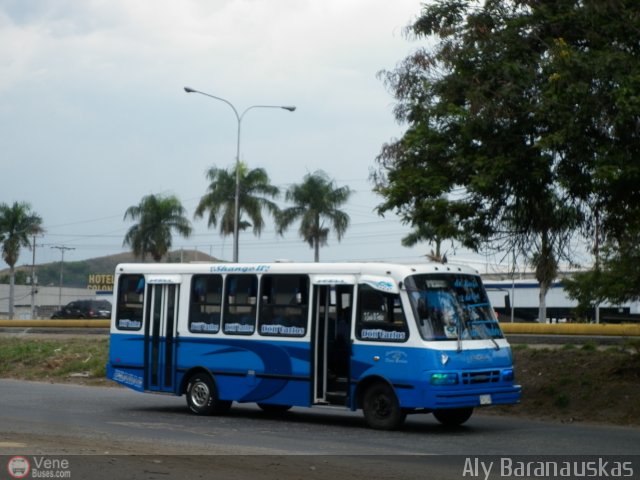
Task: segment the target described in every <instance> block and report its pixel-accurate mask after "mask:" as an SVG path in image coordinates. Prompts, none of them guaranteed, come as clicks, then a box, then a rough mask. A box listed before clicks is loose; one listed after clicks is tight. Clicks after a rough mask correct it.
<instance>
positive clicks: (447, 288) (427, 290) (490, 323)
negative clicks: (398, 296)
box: [405, 273, 503, 340]
mask: <svg viewBox="0 0 640 480" xmlns="http://www.w3.org/2000/svg"><path fill="white" fill-rule="evenodd" d="M405 285H406V288H407V292H408V293H409V299H410V301H411V307H412V309H413V312H414V315H415V318H416V321H417V322H418V329H419V330H420V334H421V335H422V338H423V339H424V340H478V339H492V340H493V339H496V338H503V337H502V331H501V330H500V327H499V325H498V321H497V319H496V316H495V313H494V311H493V308H491V304H490V303H489V299H488V297H487V294H486V292H485V290H484V288H483V287H482V283H481V281H480V279H479V278H478V277H475V276H471V275H459V274H448V273H447V274H427V275H412V276H410V277H407V279H406V280H405Z"/></svg>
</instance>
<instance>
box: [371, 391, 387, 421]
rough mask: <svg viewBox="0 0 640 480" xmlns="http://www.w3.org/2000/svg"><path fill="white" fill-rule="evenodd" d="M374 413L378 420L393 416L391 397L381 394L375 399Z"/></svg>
mask: <svg viewBox="0 0 640 480" xmlns="http://www.w3.org/2000/svg"><path fill="white" fill-rule="evenodd" d="M373 412H374V414H375V416H376V417H378V418H387V417H388V416H389V415H390V414H391V402H390V400H389V397H387V396H386V395H384V394H379V395H377V396H376V397H375V398H374V399H373Z"/></svg>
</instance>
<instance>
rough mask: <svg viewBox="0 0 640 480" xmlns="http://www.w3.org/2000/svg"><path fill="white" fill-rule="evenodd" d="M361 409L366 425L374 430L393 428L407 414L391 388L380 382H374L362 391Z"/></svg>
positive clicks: (398, 425)
mask: <svg viewBox="0 0 640 480" xmlns="http://www.w3.org/2000/svg"><path fill="white" fill-rule="evenodd" d="M362 410H363V412H364V418H365V420H366V421H367V425H369V426H370V427H371V428H374V429H376V430H395V429H397V428H399V427H400V426H401V425H402V423H403V422H404V419H405V418H406V416H407V414H406V413H405V412H403V411H402V409H401V408H400V403H399V402H398V397H396V394H395V393H394V391H393V388H391V386H390V385H388V384H386V383H382V382H378V383H374V384H373V385H371V386H369V387H368V388H367V390H366V391H365V392H364V397H363V400H362Z"/></svg>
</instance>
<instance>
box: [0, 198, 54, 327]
mask: <svg viewBox="0 0 640 480" xmlns="http://www.w3.org/2000/svg"><path fill="white" fill-rule="evenodd" d="M43 231H44V230H43V229H42V218H40V216H39V215H37V214H36V213H34V212H32V211H31V205H29V204H28V203H26V202H20V203H18V202H14V203H13V205H11V206H9V205H7V204H5V203H3V204H1V205H0V241H1V242H2V258H3V260H4V261H5V262H6V264H7V265H9V318H13V310H14V294H15V283H16V271H15V265H16V262H17V261H18V257H19V256H20V249H21V248H22V247H31V243H30V241H29V237H31V236H33V235H37V234H39V233H42V232H43Z"/></svg>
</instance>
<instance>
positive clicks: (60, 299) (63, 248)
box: [51, 245, 75, 310]
mask: <svg viewBox="0 0 640 480" xmlns="http://www.w3.org/2000/svg"><path fill="white" fill-rule="evenodd" d="M51 248H56V249H58V250H60V253H61V254H62V258H61V260H60V289H59V293H58V310H60V309H62V278H63V276H62V275H63V273H62V272H63V268H64V252H65V250H75V248H72V247H65V246H64V245H56V246H55V247H51Z"/></svg>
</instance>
